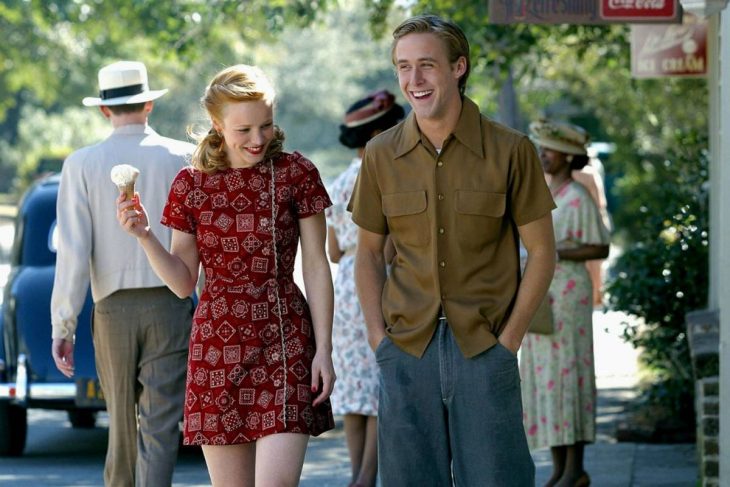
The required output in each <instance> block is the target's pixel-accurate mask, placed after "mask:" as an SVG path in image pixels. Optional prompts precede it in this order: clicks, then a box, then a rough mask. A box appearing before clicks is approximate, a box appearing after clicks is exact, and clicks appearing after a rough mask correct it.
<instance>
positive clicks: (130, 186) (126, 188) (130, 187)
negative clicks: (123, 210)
mask: <svg viewBox="0 0 730 487" xmlns="http://www.w3.org/2000/svg"><path fill="white" fill-rule="evenodd" d="M117 187H118V188H119V191H121V192H122V193H124V194H125V195H126V200H127V201H132V198H134V182H131V183H127V184H119V185H118V186H117Z"/></svg>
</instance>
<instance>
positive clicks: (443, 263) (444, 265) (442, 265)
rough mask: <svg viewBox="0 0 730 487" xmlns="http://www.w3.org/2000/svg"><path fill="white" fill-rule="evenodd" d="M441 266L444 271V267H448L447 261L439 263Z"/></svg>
mask: <svg viewBox="0 0 730 487" xmlns="http://www.w3.org/2000/svg"><path fill="white" fill-rule="evenodd" d="M439 265H440V266H441V268H442V269H443V268H444V267H446V261H445V260H442V261H441V262H439Z"/></svg>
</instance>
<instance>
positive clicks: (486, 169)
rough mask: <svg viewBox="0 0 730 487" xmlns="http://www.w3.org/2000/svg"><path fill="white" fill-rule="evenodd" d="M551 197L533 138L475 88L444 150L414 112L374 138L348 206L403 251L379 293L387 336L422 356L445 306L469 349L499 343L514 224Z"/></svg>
mask: <svg viewBox="0 0 730 487" xmlns="http://www.w3.org/2000/svg"><path fill="white" fill-rule="evenodd" d="M554 207H555V205H554V203H553V200H552V197H551V195H550V192H549V190H548V188H547V185H546V183H545V178H544V176H543V173H542V169H541V166H540V160H539V158H538V156H537V151H536V150H535V146H534V145H533V143H532V142H531V141H530V140H529V139H528V138H527V136H525V135H524V134H522V133H520V132H517V131H514V130H512V129H509V128H507V127H505V126H502V125H500V124H498V123H496V122H493V121H491V120H489V119H488V118H486V117H484V116H482V115H481V114H480V113H479V108H478V107H477V106H476V104H474V102H472V101H471V100H470V99H468V98H464V100H463V107H462V112H461V115H460V118H459V121H458V123H457V125H456V128H455V130H454V131H453V133H452V134H451V135H450V136H449V137H448V138H447V139H446V141H445V143H444V145H443V148H442V150H441V151H440V152H437V151H436V150H435V149H434V147H433V145H432V144H431V143H430V142H429V141H428V139H427V138H426V137H425V136H423V135H422V134H421V132H420V130H419V128H418V124H417V122H416V118H415V116H414V114H413V113H411V114H410V115H409V116H408V117H407V118H406V119H405V120H404V121H403V122H402V123H400V124H398V125H397V126H395V127H393V128H392V129H390V130H388V131H386V132H383V133H382V134H380V135H378V136H377V137H375V138H374V139H372V140H371V141H370V142H369V143H368V145H367V147H366V150H365V154H364V157H363V163H362V167H361V169H360V174H359V176H358V180H357V183H356V185H355V190H354V192H353V195H352V198H351V199H350V204H349V209H350V210H351V211H352V218H353V221H354V222H355V223H356V224H357V225H358V226H360V227H361V228H363V229H365V230H368V231H370V232H374V233H377V234H382V235H385V234H390V236H391V238H392V240H393V243H394V245H395V248H396V251H397V257H396V259H395V260H394V262H393V263H392V268H391V272H390V274H389V276H388V278H387V280H386V283H385V287H384V289H383V296H382V308H383V317H384V319H385V323H386V332H387V334H388V336H389V337H390V339H391V340H392V341H393V342H394V343H395V344H396V345H398V346H399V347H400V348H401V349H402V350H404V351H406V352H408V353H410V354H412V355H415V356H418V357H420V356H421V355H422V354H423V352H424V351H425V350H426V347H427V346H428V343H429V341H430V340H431V337H432V335H433V333H434V331H435V329H436V320H437V317H438V313H439V310H443V313H445V315H446V317H447V319H448V322H449V326H450V327H451V328H452V331H453V333H454V336H455V338H456V341H457V343H458V345H459V348H460V349H461V351H462V353H463V354H464V356H466V357H472V356H474V355H477V354H479V353H481V352H483V351H484V350H486V349H488V348H490V347H491V346H492V345H494V344H495V343H496V341H497V338H496V337H497V336H498V335H499V334H500V333H501V331H502V329H503V328H504V325H505V323H506V321H507V318H508V317H509V314H510V312H511V310H512V307H513V305H514V301H515V297H516V295H517V289H518V287H519V282H520V266H519V247H518V243H519V236H518V233H517V227H519V226H521V225H524V224H526V223H529V222H532V221H534V220H537V219H539V218H541V217H543V216H545V215H547V214H549V213H550V211H551V210H552V209H553V208H554Z"/></svg>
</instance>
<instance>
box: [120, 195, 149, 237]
mask: <svg viewBox="0 0 730 487" xmlns="http://www.w3.org/2000/svg"><path fill="white" fill-rule="evenodd" d="M117 221H119V224H120V225H121V226H122V228H123V229H124V230H125V231H126V232H127V233H129V234H130V235H133V236H135V237H137V238H145V237H147V236H148V235H149V233H150V225H149V220H148V219H147V211H146V210H145V209H144V206H143V205H142V203H140V201H139V193H134V198H132V199H131V200H127V198H126V196H125V195H124V193H121V194H120V195H119V197H118V198H117Z"/></svg>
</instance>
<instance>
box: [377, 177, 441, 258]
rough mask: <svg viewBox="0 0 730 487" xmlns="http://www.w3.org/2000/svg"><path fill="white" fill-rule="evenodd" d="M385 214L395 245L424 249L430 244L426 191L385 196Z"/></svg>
mask: <svg viewBox="0 0 730 487" xmlns="http://www.w3.org/2000/svg"><path fill="white" fill-rule="evenodd" d="M382 203H383V214H384V215H385V217H386V218H387V219H388V227H389V229H390V234H391V236H392V238H393V240H394V241H395V243H396V244H397V243H401V244H403V245H408V246H415V247H423V246H425V245H427V244H428V238H429V234H430V228H431V227H430V225H429V224H428V214H427V213H426V208H427V207H428V201H427V199H426V191H425V190H421V191H408V192H406V193H391V194H384V195H383V200H382Z"/></svg>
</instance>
